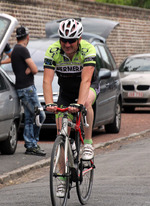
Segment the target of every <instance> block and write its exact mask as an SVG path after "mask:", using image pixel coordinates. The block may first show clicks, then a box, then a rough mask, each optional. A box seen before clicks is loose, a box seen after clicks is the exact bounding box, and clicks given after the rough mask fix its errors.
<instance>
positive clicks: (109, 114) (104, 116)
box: [95, 44, 117, 123]
mask: <svg viewBox="0 0 150 206" xmlns="http://www.w3.org/2000/svg"><path fill="white" fill-rule="evenodd" d="M96 47H97V49H96V50H97V52H98V53H100V56H101V61H102V62H103V68H106V69H108V70H110V71H111V77H110V78H108V79H103V80H101V81H100V94H99V96H98V99H97V105H96V116H95V118H96V119H95V122H97V123H102V122H103V123H106V122H108V121H109V120H112V119H113V117H114V113H115V109H114V108H115V104H116V96H117V87H116V84H115V80H116V75H117V74H116V72H115V70H114V65H112V62H111V59H110V57H109V55H108V52H109V51H107V48H106V47H105V46H104V45H100V44H99V45H97V46H96Z"/></svg>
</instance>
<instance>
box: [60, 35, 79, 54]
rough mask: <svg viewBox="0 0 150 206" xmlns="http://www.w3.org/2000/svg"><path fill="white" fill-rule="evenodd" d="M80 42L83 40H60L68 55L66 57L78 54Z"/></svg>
mask: <svg viewBox="0 0 150 206" xmlns="http://www.w3.org/2000/svg"><path fill="white" fill-rule="evenodd" d="M80 41H81V38H80V39H68V40H67V39H63V38H60V44H61V47H62V49H63V51H64V52H65V53H66V55H68V56H69V55H71V54H74V53H76V51H77V49H78V47H79V43H80Z"/></svg>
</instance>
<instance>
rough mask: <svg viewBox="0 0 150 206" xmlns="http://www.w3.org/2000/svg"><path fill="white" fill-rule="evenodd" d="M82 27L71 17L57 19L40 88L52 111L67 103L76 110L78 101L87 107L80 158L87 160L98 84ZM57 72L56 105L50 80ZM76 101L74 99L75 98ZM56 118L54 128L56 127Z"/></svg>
mask: <svg viewBox="0 0 150 206" xmlns="http://www.w3.org/2000/svg"><path fill="white" fill-rule="evenodd" d="M82 32H83V27H82V24H81V22H78V21H76V20H75V19H67V20H66V21H62V22H61V23H60V26H59V29H58V34H59V36H60V39H59V40H58V41H57V42H55V43H54V44H52V45H51V46H49V48H48V49H47V51H46V54H45V59H44V80H43V90H44V98H45V103H46V108H47V111H49V112H55V111H56V110H57V105H58V106H59V107H60V106H61V105H63V106H69V112H70V113H74V112H77V111H78V108H79V107H80V106H81V105H84V106H85V107H86V109H87V121H88V123H89V128H85V139H84V143H85V144H84V148H83V154H82V159H84V160H90V159H92V158H93V156H94V149H93V146H92V126H93V118H94V114H93V108H92V104H93V103H94V102H95V99H96V96H97V94H98V93H99V84H98V81H97V79H96V77H95V75H94V69H95V65H96V51H95V48H94V46H93V45H91V44H90V43H88V42H87V41H85V40H82V39H81V36H82ZM55 72H56V74H57V75H58V84H59V86H60V91H59V97H58V102H57V105H55V104H54V103H53V92H52V81H53V77H54V73H55ZM76 99H78V100H77V103H75V100H76ZM58 122H59V121H58V119H56V123H57V129H58V132H59V130H60V128H59V125H58Z"/></svg>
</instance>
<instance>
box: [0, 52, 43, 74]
mask: <svg viewBox="0 0 150 206" xmlns="http://www.w3.org/2000/svg"><path fill="white" fill-rule="evenodd" d="M29 51H30V54H31V57H32V59H33V61H34V63H35V64H36V66H37V67H38V71H40V72H41V71H42V72H43V71H44V69H43V62H44V56H45V51H41V50H37V51H35V49H34V50H33V49H32V48H31V49H29ZM1 67H2V68H3V69H4V70H5V71H12V67H11V64H2V65H1Z"/></svg>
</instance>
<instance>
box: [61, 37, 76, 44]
mask: <svg viewBox="0 0 150 206" xmlns="http://www.w3.org/2000/svg"><path fill="white" fill-rule="evenodd" d="M60 41H62V42H63V43H67V42H68V43H69V44H73V43H75V42H76V41H77V39H63V38H60Z"/></svg>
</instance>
